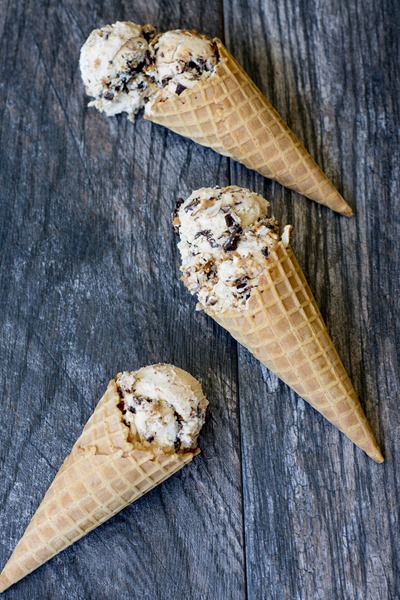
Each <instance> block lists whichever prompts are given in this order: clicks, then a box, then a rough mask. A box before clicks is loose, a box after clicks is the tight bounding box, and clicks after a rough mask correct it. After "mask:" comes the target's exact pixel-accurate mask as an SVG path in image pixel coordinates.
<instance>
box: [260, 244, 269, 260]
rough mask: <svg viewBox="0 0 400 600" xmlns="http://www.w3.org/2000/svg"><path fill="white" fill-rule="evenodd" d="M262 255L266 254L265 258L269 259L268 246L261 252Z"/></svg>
mask: <svg viewBox="0 0 400 600" xmlns="http://www.w3.org/2000/svg"><path fill="white" fill-rule="evenodd" d="M261 254H264V256H265V258H269V248H268V246H265V248H263V249H262V250H261Z"/></svg>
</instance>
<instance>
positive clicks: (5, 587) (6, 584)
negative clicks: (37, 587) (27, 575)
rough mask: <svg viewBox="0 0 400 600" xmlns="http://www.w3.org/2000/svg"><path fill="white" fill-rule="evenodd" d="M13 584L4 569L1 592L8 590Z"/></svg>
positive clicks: (1, 575) (0, 579)
mask: <svg viewBox="0 0 400 600" xmlns="http://www.w3.org/2000/svg"><path fill="white" fill-rule="evenodd" d="M11 585H12V583H11V582H10V580H9V579H8V577H6V575H5V573H4V571H2V572H1V573H0V594H2V593H3V592H5V591H6V590H8V588H9V587H11Z"/></svg>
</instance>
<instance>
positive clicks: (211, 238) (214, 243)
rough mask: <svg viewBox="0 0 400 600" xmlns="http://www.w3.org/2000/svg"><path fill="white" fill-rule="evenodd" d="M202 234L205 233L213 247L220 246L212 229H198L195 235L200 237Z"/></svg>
mask: <svg viewBox="0 0 400 600" xmlns="http://www.w3.org/2000/svg"><path fill="white" fill-rule="evenodd" d="M201 235H203V236H204V237H205V238H206V240H207V241H208V243H209V244H210V246H211V248H219V244H217V242H216V241H215V240H214V238H213V236H212V232H211V230H210V229H203V230H202V231H198V232H197V233H196V235H195V236H194V237H195V238H198V237H200V236H201Z"/></svg>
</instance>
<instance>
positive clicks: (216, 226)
mask: <svg viewBox="0 0 400 600" xmlns="http://www.w3.org/2000/svg"><path fill="white" fill-rule="evenodd" d="M267 210H268V202H267V201H266V200H265V199H264V198H263V197H262V196H260V195H258V194H255V193H253V192H249V191H248V190H243V188H239V187H237V186H229V187H227V188H224V189H220V188H202V189H200V190H197V191H195V192H193V194H192V195H191V196H189V198H187V200H186V201H185V202H183V204H182V205H181V206H180V207H179V208H178V212H177V214H176V215H175V217H174V226H175V228H177V229H178V231H179V235H180V240H181V241H180V242H179V244H178V247H179V250H180V252H181V257H182V266H181V270H182V273H183V277H182V279H183V281H184V282H185V285H186V286H187V287H188V289H189V290H190V291H191V292H192V293H197V295H198V299H199V301H200V303H201V305H203V306H210V307H213V310H215V311H224V310H228V309H229V308H238V309H240V310H243V309H244V308H245V307H246V304H247V300H248V299H249V297H250V293H251V290H252V288H253V287H254V286H256V285H257V283H258V280H259V278H260V275H261V274H262V272H263V271H264V269H265V266H266V264H267V260H268V257H269V254H270V252H271V250H272V249H273V248H275V246H276V244H277V243H278V241H279V239H280V235H279V228H280V225H279V223H278V221H276V220H275V219H273V218H272V219H271V218H268V217H267ZM286 236H287V238H288V234H286Z"/></svg>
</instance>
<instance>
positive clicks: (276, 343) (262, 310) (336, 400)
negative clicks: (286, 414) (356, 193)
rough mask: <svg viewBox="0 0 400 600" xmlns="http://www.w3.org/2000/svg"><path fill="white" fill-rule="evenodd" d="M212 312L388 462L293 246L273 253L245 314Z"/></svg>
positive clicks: (271, 366) (334, 420)
mask: <svg viewBox="0 0 400 600" xmlns="http://www.w3.org/2000/svg"><path fill="white" fill-rule="evenodd" d="M206 312H207V314H209V315H210V316H211V317H213V319H215V321H217V322H218V323H219V324H220V325H221V326H222V327H224V328H225V329H226V330H228V331H229V333H230V334H231V335H232V336H233V337H234V338H235V339H236V340H237V341H238V342H239V343H240V344H242V345H243V346H245V347H246V348H247V349H248V350H249V351H250V352H251V353H252V354H253V355H254V356H255V357H256V358H257V359H258V360H259V361H260V362H262V363H263V364H264V365H265V366H266V367H268V369H270V370H271V371H273V372H274V373H275V374H276V375H277V376H278V377H279V378H280V379H282V380H283V381H284V382H285V383H287V385H289V386H290V387H291V388H292V389H293V390H294V391H295V392H296V393H297V394H299V396H301V397H302V398H304V400H306V401H307V402H309V403H310V404H311V406H313V407H314V408H315V409H316V410H317V411H318V412H320V413H321V414H322V415H323V416H324V417H325V418H326V419H328V421H330V422H331V423H332V424H333V425H335V427H337V428H338V429H340V431H342V432H343V433H344V434H345V435H347V437H348V438H350V440H351V441H352V442H354V444H356V445H357V446H359V448H361V449H362V450H364V451H365V452H366V453H367V454H368V456H370V457H371V458H372V459H373V460H374V461H376V462H378V463H381V462H383V456H382V453H381V451H380V449H379V447H378V444H377V442H376V440H375V438H374V434H373V433H372V431H371V428H370V426H369V424H368V422H367V419H366V416H365V414H364V412H363V409H362V407H361V405H360V402H359V400H358V398H357V395H356V392H355V390H354V388H353V385H352V383H351V381H350V379H349V377H348V375H347V373H346V371H345V368H344V366H343V364H342V362H341V360H340V358H339V355H338V353H337V351H336V349H335V347H334V344H333V341H332V340H331V338H330V336H329V334H328V331H327V329H326V325H325V323H324V321H323V319H322V316H321V313H320V312H319V309H318V307H317V304H316V302H315V299H314V297H313V295H312V292H311V290H310V288H309V286H308V284H307V281H306V279H305V277H304V274H303V272H302V270H301V268H300V266H299V264H298V262H297V260H296V258H295V256H294V254H293V251H292V249H291V248H290V246H289V247H285V246H284V244H283V243H282V242H279V243H278V245H277V247H276V249H275V250H274V251H271V254H270V260H269V265H268V267H267V268H266V269H265V271H264V272H263V274H262V275H261V278H260V281H259V284H258V287H257V288H253V290H252V293H251V296H250V299H249V304H248V308H247V309H246V310H245V311H239V310H234V309H232V310H230V311H227V312H224V313H218V314H217V313H214V312H213V311H212V310H211V309H209V308H207V309H206Z"/></svg>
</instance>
